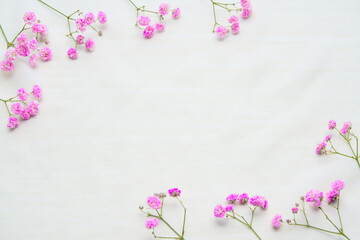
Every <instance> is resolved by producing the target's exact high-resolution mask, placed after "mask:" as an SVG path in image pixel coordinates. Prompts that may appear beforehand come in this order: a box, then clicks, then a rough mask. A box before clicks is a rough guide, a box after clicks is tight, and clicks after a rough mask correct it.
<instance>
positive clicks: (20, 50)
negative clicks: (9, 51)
mask: <svg viewBox="0 0 360 240" xmlns="http://www.w3.org/2000/svg"><path fill="white" fill-rule="evenodd" d="M15 51H16V53H17V54H18V55H20V56H23V57H27V56H29V55H30V49H29V46H28V45H27V44H18V45H16V47H15Z"/></svg>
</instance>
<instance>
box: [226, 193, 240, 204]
mask: <svg viewBox="0 0 360 240" xmlns="http://www.w3.org/2000/svg"><path fill="white" fill-rule="evenodd" d="M238 197H239V194H237V193H231V194H229V196H227V197H226V201H227V202H228V203H235V202H236V200H237V199H238Z"/></svg>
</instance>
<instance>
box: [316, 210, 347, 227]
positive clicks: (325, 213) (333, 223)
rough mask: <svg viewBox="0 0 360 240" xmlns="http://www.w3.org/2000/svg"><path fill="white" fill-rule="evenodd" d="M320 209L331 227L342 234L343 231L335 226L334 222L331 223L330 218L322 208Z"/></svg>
mask: <svg viewBox="0 0 360 240" xmlns="http://www.w3.org/2000/svg"><path fill="white" fill-rule="evenodd" d="M319 209H320V210H321V212H322V213H323V214H324V215H325V217H326V219H327V220H328V221H329V222H330V223H331V225H333V226H334V227H335V228H336V230H338V231H339V233H342V231H341V230H340V229H339V228H338V227H337V226H336V225H335V223H333V221H331V219H330V218H329V217H328V215H327V214H326V213H325V211H324V210H323V209H322V208H321V207H319Z"/></svg>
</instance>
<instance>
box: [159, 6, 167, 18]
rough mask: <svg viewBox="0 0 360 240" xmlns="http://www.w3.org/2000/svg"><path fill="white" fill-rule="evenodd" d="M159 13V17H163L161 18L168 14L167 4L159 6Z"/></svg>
mask: <svg viewBox="0 0 360 240" xmlns="http://www.w3.org/2000/svg"><path fill="white" fill-rule="evenodd" d="M159 13H160V15H163V16H165V15H166V14H168V13H169V5H168V4H167V3H162V4H160V6H159Z"/></svg>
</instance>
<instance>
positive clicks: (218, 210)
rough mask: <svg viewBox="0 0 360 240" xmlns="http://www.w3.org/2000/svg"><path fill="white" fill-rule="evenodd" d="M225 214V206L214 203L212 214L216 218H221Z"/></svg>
mask: <svg viewBox="0 0 360 240" xmlns="http://www.w3.org/2000/svg"><path fill="white" fill-rule="evenodd" d="M225 214H226V208H225V207H224V206H223V205H221V204H219V205H216V206H215V208H214V216H215V217H217V218H223V217H225Z"/></svg>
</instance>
